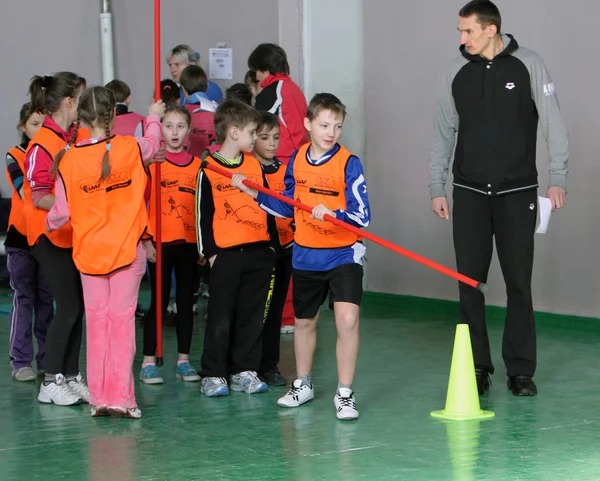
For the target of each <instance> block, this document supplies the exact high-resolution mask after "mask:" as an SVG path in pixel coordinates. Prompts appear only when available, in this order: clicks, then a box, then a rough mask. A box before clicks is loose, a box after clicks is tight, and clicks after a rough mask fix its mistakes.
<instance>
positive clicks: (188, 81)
mask: <svg viewBox="0 0 600 481" xmlns="http://www.w3.org/2000/svg"><path fill="white" fill-rule="evenodd" d="M179 83H180V84H181V86H182V87H183V88H184V89H185V91H186V92H187V94H188V95H192V94H195V93H196V92H206V90H207V89H208V77H207V76H206V72H205V71H204V69H203V68H202V67H200V66H199V65H188V66H187V67H186V68H184V69H183V72H181V76H180V77H179Z"/></svg>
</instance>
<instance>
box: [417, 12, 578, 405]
mask: <svg viewBox="0 0 600 481" xmlns="http://www.w3.org/2000/svg"><path fill="white" fill-rule="evenodd" d="M500 26H501V17H500V13H499V11H498V9H497V8H496V6H495V5H494V4H493V3H492V2H489V1H482V0H475V1H472V2H470V3H468V4H467V5H465V7H463V9H462V10H461V11H460V13H459V25H458V28H459V31H460V32H461V47H460V51H461V56H460V57H459V58H457V59H456V60H455V61H454V62H453V63H452V65H451V66H450V68H449V69H448V71H447V72H446V75H445V77H444V80H443V82H442V86H441V91H440V93H439V98H438V103H437V108H436V115H435V129H434V135H433V140H432V144H431V153H430V162H429V170H430V182H429V186H430V189H431V198H432V210H433V211H434V212H435V213H436V214H437V215H438V216H440V217H441V218H446V219H448V218H449V208H448V201H447V199H446V193H445V189H444V186H445V183H446V177H447V175H448V167H449V164H450V160H451V157H452V151H453V149H454V146H455V143H456V151H455V155H454V165H453V169H452V173H453V175H454V182H453V185H454V191H453V201H454V206H453V230H454V249H455V253H456V263H457V267H458V271H459V272H460V273H461V274H464V275H466V276H469V277H471V278H473V279H476V280H477V281H480V282H486V280H487V275H488V270H489V266H490V262H491V258H492V251H493V237H495V239H496V248H497V250H498V258H499V260H500V266H501V268H502V273H503V275H504V281H505V283H506V292H507V312H506V321H505V327H504V337H503V341H502V356H503V359H504V363H505V365H506V369H507V374H508V388H509V389H511V391H512V392H513V394H514V395H516V396H533V395H535V394H537V388H536V385H535V383H534V382H533V379H532V377H533V375H534V373H535V368H536V335H535V321H534V316H533V302H532V298H531V274H532V269H533V244H534V240H533V237H534V230H535V224H536V219H537V205H538V200H537V188H538V179H537V169H536V136H537V126H538V120H539V122H540V124H541V127H542V132H543V134H544V137H545V138H546V143H547V145H548V151H549V154H550V181H549V188H548V193H547V197H548V198H550V200H551V201H552V205H553V209H559V208H561V207H563V205H564V202H565V185H566V178H567V163H568V158H569V140H568V133H567V130H566V127H565V124H564V122H563V119H562V115H561V113H560V109H559V106H558V101H557V98H556V95H555V89H554V84H553V83H552V80H551V79H550V76H549V74H548V71H547V70H546V67H545V65H544V62H543V61H542V59H541V58H540V57H539V55H537V54H536V53H535V52H532V51H531V50H527V49H525V48H523V47H520V46H519V45H518V43H517V41H516V40H515V39H514V38H513V37H512V36H511V35H505V34H500ZM457 133H458V136H457V135H456V134H457ZM459 293H460V319H461V322H462V323H467V324H468V325H469V329H470V332H471V342H472V345H473V357H474V360H475V373H476V377H477V387H478V390H479V394H480V395H481V394H483V393H484V392H485V391H487V389H488V388H489V386H490V384H489V374H492V373H493V372H494V366H493V364H492V359H491V355H490V346H489V341H488V334H487V329H486V324H485V299H484V296H483V294H482V293H480V292H479V291H477V290H476V289H473V288H472V287H469V286H466V285H464V284H462V283H461V284H460V286H459Z"/></svg>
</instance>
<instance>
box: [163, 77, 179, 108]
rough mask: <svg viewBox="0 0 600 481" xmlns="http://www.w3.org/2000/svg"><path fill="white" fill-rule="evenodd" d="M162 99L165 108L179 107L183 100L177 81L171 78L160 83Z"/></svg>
mask: <svg viewBox="0 0 600 481" xmlns="http://www.w3.org/2000/svg"><path fill="white" fill-rule="evenodd" d="M160 99H161V100H162V101H163V102H164V103H165V106H167V107H168V106H170V105H178V104H179V99H181V92H180V91H179V87H178V86H177V84H176V83H175V81H173V80H171V79H170V78H167V79H164V80H161V81H160Z"/></svg>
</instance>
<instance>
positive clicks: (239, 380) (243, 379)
mask: <svg viewBox="0 0 600 481" xmlns="http://www.w3.org/2000/svg"><path fill="white" fill-rule="evenodd" d="M231 390H232V391H244V392H247V393H248V394H256V393H259V392H266V391H268V390H269V386H267V383H266V382H263V381H261V380H260V379H259V378H258V376H257V375H256V372H255V371H244V372H240V373H238V374H234V375H233V376H231Z"/></svg>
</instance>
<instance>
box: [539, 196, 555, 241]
mask: <svg viewBox="0 0 600 481" xmlns="http://www.w3.org/2000/svg"><path fill="white" fill-rule="evenodd" d="M538 210H539V216H540V221H539V224H538V227H537V229H536V231H535V233H536V234H545V233H546V231H547V230H548V224H549V223H550V215H551V214H552V201H551V200H550V199H548V198H546V197H538Z"/></svg>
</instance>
